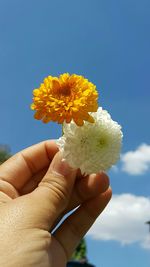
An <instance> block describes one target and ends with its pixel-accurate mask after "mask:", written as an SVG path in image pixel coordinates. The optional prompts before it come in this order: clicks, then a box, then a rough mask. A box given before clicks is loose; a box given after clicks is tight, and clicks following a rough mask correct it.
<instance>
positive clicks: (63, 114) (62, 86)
mask: <svg viewBox="0 0 150 267" xmlns="http://www.w3.org/2000/svg"><path fill="white" fill-rule="evenodd" d="M97 99H98V92H97V90H96V86H95V85H94V84H92V83H91V82H89V81H88V80H87V79H85V78H84V77H83V76H79V75H76V74H72V75H70V74H69V73H64V74H62V75H60V76H59V77H52V76H48V77H47V78H45V79H44V82H43V83H42V84H41V85H40V87H39V88H38V89H35V90H33V103H32V104H31V109H32V110H35V111H36V112H35V114H34V118H35V119H37V120H42V121H43V122H45V123H47V122H49V121H56V122H58V123H63V122H64V121H65V122H66V123H69V122H70V121H71V120H72V119H73V120H74V122H75V123H76V124H77V125H78V126H82V125H83V124H84V121H88V122H94V119H93V117H92V116H91V115H90V114H89V113H88V112H96V111H97V108H98V104H97Z"/></svg>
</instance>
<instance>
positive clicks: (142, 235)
mask: <svg viewBox="0 0 150 267" xmlns="http://www.w3.org/2000/svg"><path fill="white" fill-rule="evenodd" d="M148 220H150V198H146V197H139V196H135V195H132V194H122V195H114V196H113V198H112V200H111V202H110V204H109V205H108V207H107V208H106V209H105V211H104V212H103V214H102V215H101V216H100V217H99V218H98V219H97V221H96V222H95V224H94V225H93V227H92V228H91V230H90V231H89V233H88V235H90V236H91V237H92V238H93V239H99V240H114V241H118V242H120V243H121V244H124V245H125V244H132V243H139V244H140V246H141V247H143V248H146V249H150V234H149V233H148V225H146V224H145V222H146V221H148Z"/></svg>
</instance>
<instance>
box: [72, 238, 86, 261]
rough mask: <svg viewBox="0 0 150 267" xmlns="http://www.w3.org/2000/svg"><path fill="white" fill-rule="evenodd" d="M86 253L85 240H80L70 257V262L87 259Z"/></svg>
mask: <svg viewBox="0 0 150 267" xmlns="http://www.w3.org/2000/svg"><path fill="white" fill-rule="evenodd" d="M86 253H87V249H86V242H85V239H82V240H81V241H80V243H79V245H78V246H77V248H76V250H75V251H74V253H73V255H72V260H76V261H82V260H86V259H87V256H86Z"/></svg>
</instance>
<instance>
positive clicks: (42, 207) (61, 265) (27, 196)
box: [0, 141, 111, 267]
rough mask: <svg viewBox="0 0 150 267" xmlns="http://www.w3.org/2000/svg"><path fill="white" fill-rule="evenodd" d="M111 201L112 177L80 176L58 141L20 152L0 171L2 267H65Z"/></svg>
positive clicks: (0, 262) (3, 165) (104, 175)
mask: <svg viewBox="0 0 150 267" xmlns="http://www.w3.org/2000/svg"><path fill="white" fill-rule="evenodd" d="M110 198H111V189H110V187H109V179H108V176H107V175H106V174H105V173H98V174H96V175H95V174H92V175H90V176H87V177H82V175H81V174H80V172H79V171H77V170H73V169H72V168H70V166H68V164H67V163H66V162H64V161H62V160H61V154H60V152H58V148H57V146H56V144H55V142H54V141H45V142H42V143H39V144H37V145H34V146H31V147H29V148H27V149H25V150H23V151H21V152H19V153H17V154H16V155H14V156H13V157H11V158H10V159H9V160H8V161H6V162H5V163H3V164H2V165H1V166H0V244H1V246H0V266H3V267H29V266H30V267H65V266H66V263H67V261H68V260H69V258H70V257H71V255H72V253H73V251H74V249H75V247H76V246H77V245H78V243H79V241H80V239H81V238H82V237H83V236H84V235H85V234H86V233H87V231H88V230H89V228H90V227H91V226H92V224H93V223H94V221H95V220H96V218H97V217H98V216H99V214H100V213H101V212H102V211H103V210H104V208H105V207H106V205H107V203H108V202H109V200H110ZM78 206H79V207H78ZM75 207H78V209H76V210H75V211H74V212H73V213H72V214H71V215H70V216H69V217H68V218H67V219H66V220H65V221H64V222H63V223H62V224H61V225H60V226H59V227H57V228H56V229H55V231H54V228H55V226H56V225H57V223H58V222H59V221H60V219H61V218H62V217H63V216H64V214H66V213H67V212H69V211H71V210H72V209H74V208H75Z"/></svg>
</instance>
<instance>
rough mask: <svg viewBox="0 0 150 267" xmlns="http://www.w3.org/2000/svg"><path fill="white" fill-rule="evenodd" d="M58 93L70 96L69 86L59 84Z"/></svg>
mask: <svg viewBox="0 0 150 267" xmlns="http://www.w3.org/2000/svg"><path fill="white" fill-rule="evenodd" d="M59 93H60V94H61V95H64V96H70V94H71V88H70V87H69V86H61V87H60V88H59Z"/></svg>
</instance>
